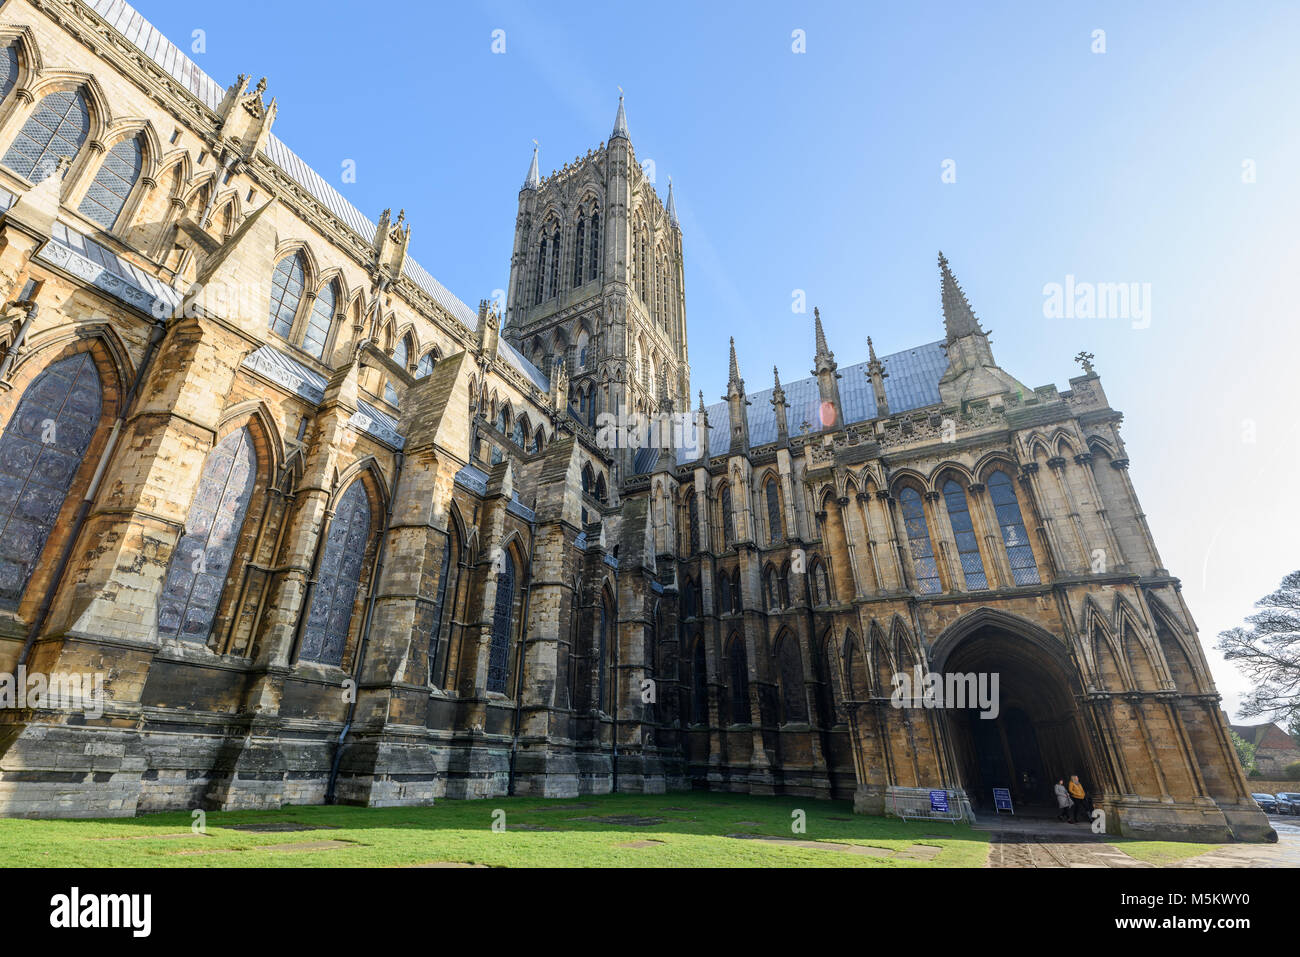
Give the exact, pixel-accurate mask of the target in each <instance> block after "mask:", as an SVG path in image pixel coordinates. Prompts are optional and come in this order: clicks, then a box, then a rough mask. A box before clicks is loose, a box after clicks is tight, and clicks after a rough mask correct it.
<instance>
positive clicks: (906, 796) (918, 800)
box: [885, 786, 975, 824]
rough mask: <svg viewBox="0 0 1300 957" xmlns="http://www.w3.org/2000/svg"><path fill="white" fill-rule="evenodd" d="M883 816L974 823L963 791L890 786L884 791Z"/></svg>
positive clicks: (909, 819) (973, 814)
mask: <svg viewBox="0 0 1300 957" xmlns="http://www.w3.org/2000/svg"><path fill="white" fill-rule="evenodd" d="M885 813H886V814H892V815H894V816H895V817H900V818H902V819H903V820H904V821H911V820H918V821H950V822H951V823H953V824H956V823H957V822H958V821H970V822H971V823H974V821H975V812H974V811H973V810H971V806H970V801H968V800H967V799H966V794H965V792H963V791H960V790H956V789H951V788H905V787H898V786H890V787H888V788H886V789H885Z"/></svg>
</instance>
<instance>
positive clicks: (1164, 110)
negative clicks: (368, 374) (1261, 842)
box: [136, 0, 1300, 707]
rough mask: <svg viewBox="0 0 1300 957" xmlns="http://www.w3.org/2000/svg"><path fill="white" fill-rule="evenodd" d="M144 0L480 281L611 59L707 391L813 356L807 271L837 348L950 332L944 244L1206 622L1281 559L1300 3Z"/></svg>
mask: <svg viewBox="0 0 1300 957" xmlns="http://www.w3.org/2000/svg"><path fill="white" fill-rule="evenodd" d="M136 6H137V7H138V8H139V9H140V10H141V12H142V13H144V15H145V16H147V17H148V18H150V19H151V20H152V21H153V22H154V23H155V24H156V25H157V26H158V27H159V28H161V29H162V30H163V31H164V32H165V33H166V34H167V35H168V36H169V37H170V38H171V39H172V40H173V41H174V42H176V43H177V44H178V45H179V46H181V47H182V49H186V48H189V47H190V45H191V42H192V40H191V37H192V35H193V31H194V30H196V29H201V30H204V31H205V32H206V36H205V40H206V52H204V53H195V54H194V55H193V56H194V59H195V60H196V61H197V62H198V63H199V64H200V65H201V66H202V67H203V68H204V69H205V70H206V71H207V72H208V73H210V74H211V75H212V76H214V77H215V78H216V79H217V80H218V81H219V82H221V83H222V84H228V83H229V82H231V81H233V80H234V78H235V75H236V74H237V73H240V72H245V73H250V74H251V75H252V77H253V78H254V79H256V78H257V77H259V76H261V75H263V74H266V75H267V76H268V78H269V80H268V82H269V92H270V93H271V94H272V95H274V96H276V97H277V98H278V99H279V107H280V109H279V116H278V118H277V120H276V125H275V131H276V133H277V134H279V135H280V137H281V138H282V139H284V140H285V141H286V142H287V143H288V144H289V145H290V146H291V147H292V148H293V149H294V150H296V151H297V152H298V153H299V154H300V155H302V156H303V157H304V158H305V159H306V160H307V161H308V162H310V163H312V164H313V165H314V166H315V167H316V168H317V169H318V170H319V171H320V172H321V173H322V174H323V175H325V176H326V178H328V179H330V180H331V181H332V182H333V183H334V184H335V185H336V186H337V187H338V188H339V189H340V190H341V191H342V192H343V193H344V194H345V195H346V196H347V197H348V198H349V199H351V201H352V202H353V203H355V204H356V205H357V206H358V207H359V208H360V209H361V210H362V211H364V212H365V213H366V214H367V215H369V216H370V217H371V218H377V217H378V215H379V213H380V211H381V210H382V209H383V208H385V207H389V206H391V207H393V209H394V210H396V209H397V208H398V207H405V208H406V210H407V218H408V221H409V222H410V223H411V224H412V251H413V255H414V256H415V257H416V258H417V259H418V260H419V261H420V262H421V263H422V264H423V265H424V266H426V267H427V268H428V269H429V270H430V271H431V272H432V273H433V274H434V275H435V276H437V277H438V278H439V279H440V280H441V281H442V282H443V283H444V284H445V285H447V286H448V288H450V289H451V290H452V291H453V292H455V293H456V294H457V295H459V296H460V297H461V298H462V299H463V300H465V301H466V302H469V303H474V302H477V301H478V299H480V298H483V297H486V296H489V295H491V293H492V290H494V289H498V288H502V287H504V286H505V280H506V276H507V271H508V267H509V255H510V248H511V239H512V235H513V224H514V217H515V212H516V196H517V191H518V188H519V185H520V183H521V182H522V181H523V177H524V173H525V171H526V169H527V165H528V158H529V154H530V151H531V149H532V140H533V138H534V137H535V138H537V139H538V140H539V141H540V142H541V150H542V154H541V155H542V166H543V172H544V173H545V172H546V171H549V170H550V169H552V168H555V167H558V166H560V165H561V164H562V163H564V162H565V161H566V160H570V159H572V158H573V157H574V156H575V155H577V154H578V153H581V152H585V151H586V150H587V149H588V148H590V147H593V146H595V145H596V144H597V143H598V142H600V141H601V140H603V139H605V138H606V137H607V136H608V134H609V130H610V127H611V125H612V122H613V117H614V110H615V106H616V103H617V95H618V92H617V87H618V86H620V85H621V86H622V87H623V88H624V90H625V92H626V95H627V112H628V125H629V127H630V130H631V135H632V141H633V143H634V144H635V146H636V149H637V154H638V157H639V158H640V159H642V160H645V159H653V160H654V161H655V164H656V168H657V182H658V185H659V188H660V192H661V194H663V193H665V192H666V189H667V178H668V177H669V176H671V177H672V178H673V182H674V183H675V185H676V190H677V202H678V211H679V213H680V218H681V222H682V229H683V232H684V240H685V250H686V293H687V317H688V323H689V329H690V347H691V362H692V368H693V380H694V381H693V385H692V390H693V391H694V389H698V388H703V389H704V393H705V397H706V399H707V400H709V401H715V400H716V398H717V397H718V396H720V395H721V394H722V392H723V390H724V388H725V382H726V362H727V350H726V345H727V337H728V336H730V335H735V336H736V340H737V349H738V351H739V355H740V362H741V372H742V374H743V375H744V376H745V377H746V379H747V380H748V384H749V388H750V390H751V391H757V390H759V389H761V388H764V387H766V386H767V385H769V384H770V381H771V380H770V378H769V377H770V375H771V369H772V366H773V364H774V363H775V364H778V365H780V366H781V368H782V377H783V378H785V379H786V380H787V381H788V380H792V379H795V378H799V377H801V376H804V375H807V374H808V370H809V369H811V368H812V328H811V325H812V320H811V308H810V310H809V312H808V313H807V314H806V315H796V314H792V312H791V308H790V303H791V295H792V291H793V290H795V289H803V290H806V291H807V294H808V297H809V303H810V306H811V305H812V304H816V305H819V306H820V307H821V310H822V316H823V319H824V321H825V324H826V331H827V336H828V338H829V339H830V343H831V347H832V349H834V350H835V352H836V356H837V358H838V360H839V362H840V364H841V365H847V364H849V363H851V362H855V361H860V360H861V359H862V358H864V357H865V353H866V336H867V335H868V334H870V335H871V336H872V337H873V338H874V340H875V342H876V345H877V349H878V351H880V352H881V353H882V354H883V353H886V352H890V351H895V350H899V349H903V348H906V347H908V346H910V345H914V344H917V343H921V342H925V341H929V340H932V339H936V338H938V337H939V336H940V335H941V331H942V327H941V318H940V311H939V283H938V273H937V269H936V266H935V257H936V253H937V251H938V250H939V249H942V250H943V251H944V252H945V253H946V254H947V256H948V258H949V260H950V261H951V263H952V266H953V269H954V270H955V272H956V274H957V276H958V278H959V279H960V280H961V282H962V284H963V286H964V287H965V289H966V292H967V294H968V296H969V297H970V300H971V303H972V304H973V306H974V308H975V310H976V313H977V314H978V315H979V317H980V318H981V320H982V321H983V323H984V325H985V327H986V328H988V329H992V330H993V333H994V336H993V348H994V354H995V355H996V357H997V358H998V360H999V362H1000V364H1001V365H1002V366H1003V367H1004V368H1006V369H1007V370H1009V371H1010V372H1011V373H1012V374H1014V375H1016V376H1017V377H1018V378H1020V379H1021V380H1022V381H1024V382H1026V383H1027V384H1028V385H1030V386H1037V385H1043V384H1046V383H1056V384H1057V385H1058V386H1060V387H1061V388H1066V387H1067V379H1068V378H1069V377H1070V376H1071V375H1074V374H1077V371H1078V370H1077V367H1076V366H1075V365H1074V363H1073V362H1072V361H1071V357H1072V356H1073V355H1074V354H1075V353H1076V352H1078V351H1079V350H1080V349H1084V348H1086V349H1088V350H1090V351H1092V352H1094V353H1095V354H1096V356H1097V358H1096V366H1097V370H1098V371H1099V372H1100V374H1101V376H1102V382H1103V385H1104V387H1105V388H1106V390H1107V393H1108V395H1109V397H1110V400H1111V403H1112V405H1114V406H1115V407H1117V408H1119V409H1121V410H1123V411H1124V412H1125V413H1126V416H1127V422H1126V426H1125V429H1124V435H1125V438H1126V441H1127V442H1128V445H1129V453H1130V455H1131V458H1132V463H1133V464H1132V477H1133V480H1134V482H1135V484H1136V486H1137V489H1138V492H1139V494H1140V495H1141V497H1142V501H1143V504H1144V506H1145V507H1146V509H1147V512H1148V516H1149V519H1150V522H1151V525H1152V527H1153V530H1154V533H1155V537H1156V541H1157V543H1158V544H1159V545H1160V547H1161V549H1162V557H1163V558H1164V561H1165V564H1166V565H1167V566H1168V567H1169V568H1170V569H1171V570H1172V571H1173V573H1174V574H1175V575H1178V576H1180V577H1181V578H1182V579H1183V583H1184V593H1185V595H1186V597H1187V599H1188V602H1189V604H1190V606H1191V609H1192V612H1193V614H1194V615H1195V616H1196V618H1197V621H1198V624H1199V625H1200V628H1201V634H1202V639H1203V641H1204V642H1205V643H1206V644H1207V645H1208V644H1211V643H1212V641H1213V638H1214V636H1215V634H1216V633H1217V632H1218V631H1219V630H1220V629H1222V628H1226V627H1229V626H1231V625H1233V624H1235V623H1237V622H1238V621H1239V620H1240V618H1241V617H1242V616H1244V615H1245V614H1248V613H1249V612H1250V611H1251V610H1252V608H1251V605H1252V602H1253V601H1254V600H1255V599H1256V598H1258V597H1260V596H1261V595H1263V594H1265V593H1267V592H1269V591H1271V590H1273V589H1274V588H1275V587H1276V585H1277V583H1278V582H1279V580H1280V579H1281V577H1282V576H1283V575H1284V574H1285V573H1286V572H1288V571H1290V570H1292V569H1294V568H1296V567H1300V550H1298V549H1297V548H1296V546H1295V543H1296V540H1297V537H1298V536H1297V532H1300V518H1298V516H1297V509H1296V496H1295V495H1294V493H1293V492H1292V489H1293V488H1294V487H1295V485H1296V477H1297V472H1298V471H1300V425H1298V424H1297V418H1296V414H1295V412H1294V411H1293V409H1295V408H1296V405H1297V403H1296V402H1295V399H1294V396H1293V391H1294V383H1295V381H1296V379H1297V375H1296V361H1297V356H1296V350H1295V346H1296V343H1297V338H1300V337H1298V336H1297V333H1296V329H1295V324H1296V320H1297V317H1296V304H1297V299H1296V297H1295V296H1294V294H1293V290H1294V289H1295V287H1296V285H1297V283H1296V272H1297V269H1296V266H1297V254H1300V233H1298V232H1297V230H1296V228H1295V224H1296V222H1297V220H1300V215H1298V214H1300V175H1298V174H1300V127H1298V124H1297V115H1296V110H1295V108H1294V106H1293V104H1292V102H1291V101H1292V100H1293V99H1294V91H1296V90H1297V89H1300V58H1297V57H1296V55H1295V50H1296V48H1297V45H1298V43H1297V41H1298V40H1300V7H1298V6H1297V5H1295V4H1288V3H1245V4H1232V5H1224V4H1218V5H1212V4H1198V3H1143V4H1140V5H1139V4H1131V3H1088V4H1076V5H1074V8H1073V9H1070V10H1066V9H1063V8H1061V5H1058V4H1042V3H1023V4H1002V5H996V6H994V5H987V4H979V5H976V4H966V3H947V4H944V3H934V4H925V5H918V6H915V7H910V6H909V5H904V4H889V5H884V4H873V5H864V4H860V3H843V4H834V5H832V4H818V5H815V6H812V7H806V6H805V5H803V4H792V3H791V4H777V3H766V4H764V3H754V2H746V3H736V4H722V3H717V4H707V5H706V4H698V3H681V4H674V3H662V4H654V5H649V6H647V5H642V4H619V3H601V4H578V3H528V4H524V3H519V4H496V3H492V4H482V5H475V4H472V3H456V4H450V3H448V4H442V3H437V4H435V3H428V4H425V3H419V4H417V3H413V2H412V3H397V2H392V0H370V2H367V3H364V4H361V3H339V2H333V3H331V2H326V0H317V2H311V3H308V2H305V0H302V2H294V3H290V2H276V3H268V2H265V0H263V2H259V3H252V2H247V0H228V2H226V3H224V4H220V5H209V6H208V8H207V10H206V11H201V10H200V9H199V8H198V7H197V6H194V5H189V4H177V3H173V2H164V0H139V2H138V3H137V4H136ZM496 29H502V30H504V31H505V37H506V52H505V54H504V55H495V54H493V53H492V52H491V45H492V31H494V30H496ZM796 29H801V30H803V31H805V34H806V38H807V39H806V46H807V52H806V53H803V54H795V53H793V52H792V50H791V44H792V40H791V33H792V31H794V30H796ZM1095 29H1103V30H1105V33H1106V52H1105V53H1104V54H1097V53H1093V52H1092V45H1093V39H1092V36H1091V34H1092V31H1093V30H1095ZM349 159H350V160H355V162H356V169H357V181H356V182H355V183H352V184H346V183H343V182H341V179H340V173H341V170H342V164H343V162H344V161H345V160H349ZM947 159H951V160H953V161H954V162H955V164H956V182H955V183H943V182H941V177H940V174H941V171H942V169H941V164H943V162H944V161H945V160H947ZM1246 160H1250V161H1253V164H1254V169H1255V171H1256V181H1255V182H1253V183H1244V182H1243V181H1242V178H1243V177H1242V164H1243V162H1244V161H1246ZM1067 274H1070V275H1074V276H1075V277H1077V279H1078V280H1080V281H1089V282H1138V283H1150V288H1151V319H1150V324H1149V327H1147V328H1140V329H1137V328H1133V323H1132V322H1131V321H1129V320H1122V319H1048V318H1045V317H1044V313H1043V299H1044V296H1043V287H1044V284H1046V283H1051V282H1059V283H1063V282H1064V281H1065V277H1066V275H1067ZM1252 438H1253V441H1251V439H1252ZM1210 656H1211V660H1212V661H1213V662H1214V670H1215V674H1216V677H1217V678H1218V680H1219V683H1220V688H1221V690H1222V691H1224V693H1225V696H1226V698H1227V701H1228V703H1229V705H1230V707H1231V706H1232V704H1233V703H1234V701H1235V698H1236V695H1237V694H1238V693H1239V692H1240V691H1241V690H1242V688H1243V682H1242V680H1241V679H1240V678H1239V677H1238V676H1237V675H1236V674H1235V673H1234V672H1233V671H1232V669H1231V668H1229V667H1227V666H1225V665H1224V664H1223V663H1222V662H1219V661H1218V660H1217V656H1216V655H1215V654H1214V653H1213V652H1212V651H1211V652H1210Z"/></svg>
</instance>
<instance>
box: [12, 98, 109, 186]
mask: <svg viewBox="0 0 1300 957" xmlns="http://www.w3.org/2000/svg"><path fill="white" fill-rule="evenodd" d="M89 132H90V112H89V110H87V109H86V98H85V97H84V96H82V95H81V91H80V90H57V91H55V92H54V93H50V94H47V95H46V96H44V97H42V99H41V101H40V102H39V103H37V104H36V109H35V110H34V111H33V112H32V115H31V116H30V117H28V119H27V122H26V123H24V124H23V128H22V129H21V130H19V131H18V135H17V136H15V137H14V141H13V143H12V145H10V147H9V151H8V152H7V153H5V156H4V159H3V160H0V162H3V163H4V165H5V166H8V167H9V168H10V169H11V170H13V171H14V172H15V173H17V174H18V175H19V176H25V177H27V179H29V180H31V181H32V182H33V183H39V182H41V181H42V180H43V179H45V178H46V177H47V176H49V175H50V174H51V173H53V172H54V170H55V168H56V167H57V166H58V165H59V159H60V158H61V157H64V156H76V155H77V152H78V150H80V149H81V144H82V143H84V142H86V135H87V134H88V133H89Z"/></svg>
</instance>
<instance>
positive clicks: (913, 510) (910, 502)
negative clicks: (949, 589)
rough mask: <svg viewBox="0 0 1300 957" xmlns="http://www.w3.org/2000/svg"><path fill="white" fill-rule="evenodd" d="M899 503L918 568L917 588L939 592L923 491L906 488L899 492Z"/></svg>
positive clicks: (913, 558)
mask: <svg viewBox="0 0 1300 957" xmlns="http://www.w3.org/2000/svg"><path fill="white" fill-rule="evenodd" d="M898 503H899V505H900V506H901V507H902V509H903V526H904V528H905V529H906V530H907V544H908V547H909V548H910V549H911V552H912V566H913V567H914V568H915V569H916V587H917V590H918V591H920V593H921V594H922V595H934V594H937V593H938V592H939V591H940V590H941V586H940V584H939V566H938V564H936V563H935V560H934V549H933V548H932V547H931V545H930V527H929V526H928V525H927V524H926V522H925V506H924V504H923V503H922V502H921V493H920V492H918V491H917V490H916V489H914V488H911V487H908V488H905V489H903V491H902V492H900V493H899V496H898Z"/></svg>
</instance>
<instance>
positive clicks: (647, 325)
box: [502, 96, 691, 465]
mask: <svg viewBox="0 0 1300 957" xmlns="http://www.w3.org/2000/svg"><path fill="white" fill-rule="evenodd" d="M646 166H647V168H648V169H643V168H642V166H641V165H640V164H638V163H637V161H636V152H635V151H634V150H633V148H632V140H631V138H630V137H629V136H628V131H627V114H626V113H625V112H624V110H623V98H622V97H621V96H620V97H619V100H618V114H617V115H616V116H615V118H614V129H613V131H612V132H611V133H610V137H609V142H608V143H602V144H601V145H600V146H599V147H597V148H596V149H594V150H591V151H589V152H588V153H587V155H586V156H581V157H575V158H574V160H573V162H572V163H566V164H565V165H564V166H563V167H561V168H560V169H558V170H556V171H555V172H553V173H551V175H550V176H547V177H546V178H542V177H541V176H540V175H539V172H538V166H537V149H536V148H534V149H533V159H532V163H531V165H530V166H529V167H528V175H527V177H526V178H525V179H524V185H523V188H522V189H520V191H519V214H518V216H517V217H516V219H515V241H514V252H513V255H512V256H511V259H510V284H509V292H508V294H507V296H508V299H507V303H506V316H505V324H504V327H503V329H502V334H503V335H504V336H505V338H506V339H507V341H509V342H510V343H511V345H513V346H515V348H517V349H518V350H519V351H520V352H522V353H523V354H524V355H525V356H526V357H527V358H529V359H530V360H532V362H533V364H534V365H536V366H537V367H538V368H539V369H541V370H542V371H543V372H545V373H546V374H547V375H550V374H551V371H552V368H553V365H554V363H556V362H563V363H565V364H566V366H567V367H568V373H569V379H570V383H571V384H570V387H569V397H570V405H571V407H572V411H573V413H574V415H575V416H577V417H578V419H579V420H580V421H581V422H583V423H584V424H586V425H587V426H588V427H590V428H595V425H596V417H597V416H598V415H600V414H601V413H602V412H611V413H614V414H618V413H619V412H622V413H624V414H628V415H630V414H632V413H641V414H643V415H645V414H653V413H655V412H659V411H664V412H669V411H673V410H674V409H679V410H680V409H687V408H689V399H688V396H689V393H690V376H691V373H690V364H689V362H688V359H687V351H686V294H685V288H684V283H683V271H682V232H681V227H680V225H679V224H678V222H677V209H676V206H675V204H674V201H673V188H672V184H671V182H670V183H669V185H668V197H667V200H666V202H661V201H660V199H659V195H658V193H657V192H656V191H655V186H654V181H653V165H652V164H649V163H647V164H646ZM615 458H616V460H618V461H620V462H622V463H623V464H624V465H626V462H627V456H626V454H615Z"/></svg>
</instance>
